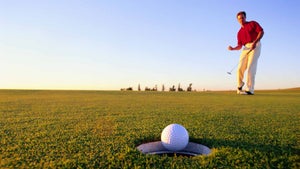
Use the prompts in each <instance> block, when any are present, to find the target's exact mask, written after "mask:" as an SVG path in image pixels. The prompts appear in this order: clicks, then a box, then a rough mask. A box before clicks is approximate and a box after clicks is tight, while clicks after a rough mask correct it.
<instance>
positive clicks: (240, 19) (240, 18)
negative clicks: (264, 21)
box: [237, 14, 246, 25]
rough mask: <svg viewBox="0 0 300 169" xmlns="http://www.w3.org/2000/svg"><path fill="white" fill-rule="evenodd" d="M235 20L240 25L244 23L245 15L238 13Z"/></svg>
mask: <svg viewBox="0 0 300 169" xmlns="http://www.w3.org/2000/svg"><path fill="white" fill-rule="evenodd" d="M237 20H238V22H239V23H240V24H241V25H244V23H245V22H246V17H245V16H244V15H243V14H240V15H238V16H237Z"/></svg>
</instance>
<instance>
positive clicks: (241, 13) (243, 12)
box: [236, 11, 246, 17]
mask: <svg viewBox="0 0 300 169" xmlns="http://www.w3.org/2000/svg"><path fill="white" fill-rule="evenodd" d="M239 15H244V16H245V17H246V12H245V11H240V12H239V13H237V14H236V17H238V16H239Z"/></svg>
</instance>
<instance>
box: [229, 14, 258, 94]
mask: <svg viewBox="0 0 300 169" xmlns="http://www.w3.org/2000/svg"><path fill="white" fill-rule="evenodd" d="M236 17H237V20H238V22H239V23H240V25H241V28H240V30H239V32H238V34H237V40H238V43H237V46H235V47H232V46H228V50H240V49H242V48H243V50H242V53H241V55H240V62H239V65H238V71H237V94H248V95H253V94H254V83H255V74H256V68H257V61H258V58H259V55H260V49H261V43H260V39H261V38H262V37H263V35H264V30H263V28H262V27H261V26H260V25H259V24H258V23H257V22H255V21H249V22H248V21H246V12H244V11H241V12H239V13H238V14H237V15H236ZM247 68H248V74H247V84H246V90H245V92H243V90H242V89H243V86H244V84H245V83H244V82H243V79H244V72H245V71H246V69H247Z"/></svg>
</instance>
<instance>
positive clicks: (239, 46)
mask: <svg viewBox="0 0 300 169" xmlns="http://www.w3.org/2000/svg"><path fill="white" fill-rule="evenodd" d="M242 47H243V45H237V46H236V47H232V46H228V50H240V49H242Z"/></svg>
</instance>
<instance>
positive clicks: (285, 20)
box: [0, 0, 300, 91]
mask: <svg viewBox="0 0 300 169" xmlns="http://www.w3.org/2000/svg"><path fill="white" fill-rule="evenodd" d="M299 6H300V1H297V0H264V1H261V0H247V1H246V0H245V1H237V0H227V1H220V0H42V1H41V0H26V1H25V0H9V1H8V0H0V89H62V90H65V89H70V90H120V89H121V88H127V87H133V89H134V90H137V87H138V84H140V86H141V88H142V89H144V88H145V87H149V88H152V87H154V86H155V85H157V86H158V90H161V86H162V85H164V86H165V88H166V89H168V88H169V87H171V86H173V85H175V87H177V86H178V84H180V85H181V87H182V88H183V89H186V88H187V87H188V85H189V84H190V83H192V84H193V85H192V87H193V89H196V90H200V91H201V90H203V89H205V90H235V89H236V69H235V65H237V63H238V59H239V55H240V52H241V51H228V50H227V47H228V46H229V45H232V46H235V45H236V44H237V37H236V34H237V32H238V30H239V29H240V25H239V23H238V22H237V20H236V13H237V12H239V11H246V13H247V20H248V21H250V20H255V21H257V22H258V23H259V24H260V25H261V26H262V27H263V29H264V32H265V34H264V37H263V38H262V40H261V43H262V49H261V55H260V58H259V61H258V68H257V75H256V84H255V88H256V89H284V88H293V87H300V66H299V64H300V57H299V52H298V51H299V50H298V47H299V48H300V40H299V37H300V31H299V30H300V12H299ZM232 69H234V70H233V73H232V75H228V74H227V72H228V71H230V70H232Z"/></svg>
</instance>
